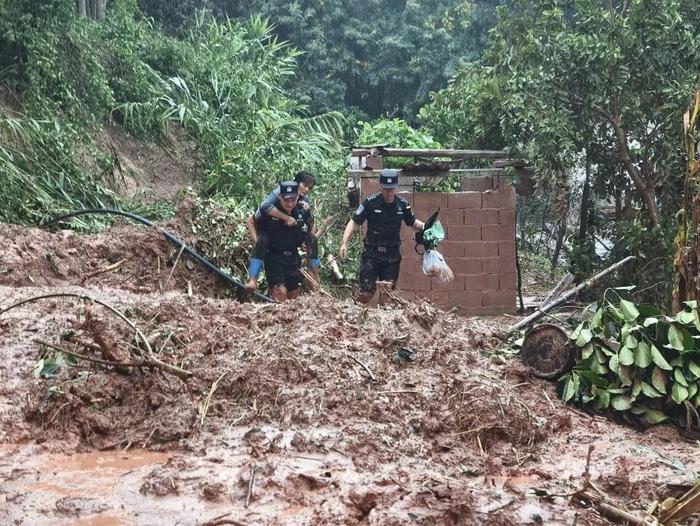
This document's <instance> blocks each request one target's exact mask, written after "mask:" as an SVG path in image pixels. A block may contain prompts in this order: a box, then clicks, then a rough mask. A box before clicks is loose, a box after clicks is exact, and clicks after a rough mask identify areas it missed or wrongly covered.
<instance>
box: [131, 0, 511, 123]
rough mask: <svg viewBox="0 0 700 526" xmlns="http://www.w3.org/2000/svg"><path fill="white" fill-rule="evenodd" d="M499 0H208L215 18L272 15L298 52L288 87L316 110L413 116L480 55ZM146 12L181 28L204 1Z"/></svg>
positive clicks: (146, 0)
mask: <svg viewBox="0 0 700 526" xmlns="http://www.w3.org/2000/svg"><path fill="white" fill-rule="evenodd" d="M501 3H502V0H428V1H420V2H419V1H417V0H408V1H399V2H397V1H396V0H353V1H349V0H327V1H324V2H316V1H309V0H301V1H300V0H296V1H292V2H289V1H286V0H284V1H283V0H273V1H261V0H246V1H242V2H232V1H231V0H211V1H208V2H206V6H207V8H208V9H211V10H212V11H213V12H214V13H215V14H216V15H217V16H218V17H221V18H223V17H226V16H230V17H233V18H238V19H241V20H245V19H248V18H249V17H251V16H261V17H263V18H267V19H269V21H270V23H272V24H273V25H274V31H275V34H276V35H277V36H278V37H279V38H280V39H282V40H284V41H288V42H290V43H291V44H292V45H293V46H294V47H296V48H297V49H299V50H302V51H303V54H302V55H301V57H300V58H299V76H298V77H297V78H296V79H295V82H294V84H293V85H292V93H293V94H294V95H295V96H296V97H297V98H298V99H299V100H300V101H301V102H303V103H305V104H308V105H309V106H310V108H311V109H312V111H314V112H324V111H329V110H337V109H341V108H343V109H345V108H347V111H349V112H352V111H355V112H359V114H360V115H362V116H365V117H370V118H375V117H377V116H380V115H390V116H397V117H402V118H405V119H408V120H414V118H415V115H416V112H417V111H418V109H419V108H420V107H421V106H422V105H423V104H424V103H425V102H427V100H428V95H429V93H430V91H432V90H436V89H439V88H442V87H443V86H444V85H445V83H446V81H447V79H448V78H449V77H450V76H451V75H452V74H453V73H454V72H455V71H456V69H457V67H458V66H459V65H460V64H462V63H463V62H464V61H468V60H474V59H477V58H478V57H479V56H480V54H481V52H482V50H483V47H484V42H485V38H486V33H487V31H488V30H489V29H490V28H491V27H492V26H493V23H494V21H495V7H496V6H497V5H499V4H501ZM139 4H140V7H141V9H142V11H143V12H144V14H146V15H148V16H152V17H154V19H155V20H156V21H157V22H159V23H161V24H163V25H164V26H166V27H167V28H169V29H170V30H171V31H181V30H182V27H183V26H184V20H183V18H184V17H186V16H189V15H188V12H193V11H194V10H195V9H196V8H198V7H202V6H203V5H204V4H205V2H203V1H198V0H178V1H173V2H169V3H164V2H161V1H157V0H140V2H139Z"/></svg>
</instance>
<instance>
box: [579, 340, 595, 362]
mask: <svg viewBox="0 0 700 526" xmlns="http://www.w3.org/2000/svg"><path fill="white" fill-rule="evenodd" d="M591 355H593V344H592V343H591V342H588V343H587V344H586V345H584V346H583V349H581V359H583V360H585V359H587V358H590V357H591Z"/></svg>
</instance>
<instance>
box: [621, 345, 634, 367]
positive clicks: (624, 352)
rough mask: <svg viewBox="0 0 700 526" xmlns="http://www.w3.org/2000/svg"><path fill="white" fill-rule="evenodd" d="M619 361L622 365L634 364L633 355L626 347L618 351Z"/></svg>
mask: <svg viewBox="0 0 700 526" xmlns="http://www.w3.org/2000/svg"><path fill="white" fill-rule="evenodd" d="M619 359H620V363H621V364H622V365H632V364H633V363H634V354H633V353H632V351H631V350H630V349H628V348H627V347H623V348H622V349H620V354H619Z"/></svg>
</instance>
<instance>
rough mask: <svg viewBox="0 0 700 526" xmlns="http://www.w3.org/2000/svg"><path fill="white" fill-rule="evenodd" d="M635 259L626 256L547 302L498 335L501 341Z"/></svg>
mask: <svg viewBox="0 0 700 526" xmlns="http://www.w3.org/2000/svg"><path fill="white" fill-rule="evenodd" d="M635 259H637V258H636V257H635V256H627V257H626V258H625V259H623V260H621V261H618V262H617V263H615V264H614V265H611V266H610V267H608V268H606V269H605V270H603V271H602V272H599V273H598V274H596V275H595V276H593V277H590V278H588V279H587V280H586V281H584V282H583V283H581V284H580V285H578V286H577V287H575V288H573V289H571V290H570V291H569V292H567V293H566V294H564V295H563V296H560V297H559V298H557V299H555V300H553V301H551V302H549V303H548V304H547V305H544V306H542V307H539V308H538V309H537V310H536V311H535V312H533V313H532V314H530V315H529V316H528V317H527V318H525V319H522V320H520V321H519V322H518V323H516V324H515V325H512V326H511V327H509V328H508V329H507V330H506V331H505V332H503V333H502V334H501V335H500V337H501V338H502V339H506V338H508V337H509V336H510V335H511V334H513V333H514V332H517V331H519V330H520V329H523V328H525V327H527V326H529V325H530V324H531V323H532V322H534V321H535V320H538V319H540V318H541V317H542V316H544V315H545V314H546V313H547V312H548V311H550V310H552V309H553V308H554V307H557V306H559V305H561V304H562V303H564V302H566V301H567V300H569V299H571V298H573V297H574V296H576V295H577V294H578V293H579V292H581V291H582V290H584V289H587V288H588V287H590V286H592V285H595V284H596V283H597V282H598V281H600V280H601V279H603V278H604V277H605V276H607V275H608V274H611V273H613V272H615V271H616V270H617V269H619V268H621V267H623V266H625V265H626V264H627V263H629V262H630V261H634V260H635Z"/></svg>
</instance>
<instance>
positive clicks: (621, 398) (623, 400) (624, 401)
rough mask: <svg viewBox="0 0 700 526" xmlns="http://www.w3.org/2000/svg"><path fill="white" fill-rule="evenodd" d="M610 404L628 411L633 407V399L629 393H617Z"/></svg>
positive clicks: (617, 408) (619, 409)
mask: <svg viewBox="0 0 700 526" xmlns="http://www.w3.org/2000/svg"><path fill="white" fill-rule="evenodd" d="M610 405H611V406H612V407H613V409H616V410H617V411H627V410H628V409H629V408H630V407H632V399H631V398H630V397H629V396H627V395H617V396H614V397H613V398H612V399H611V400H610Z"/></svg>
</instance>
